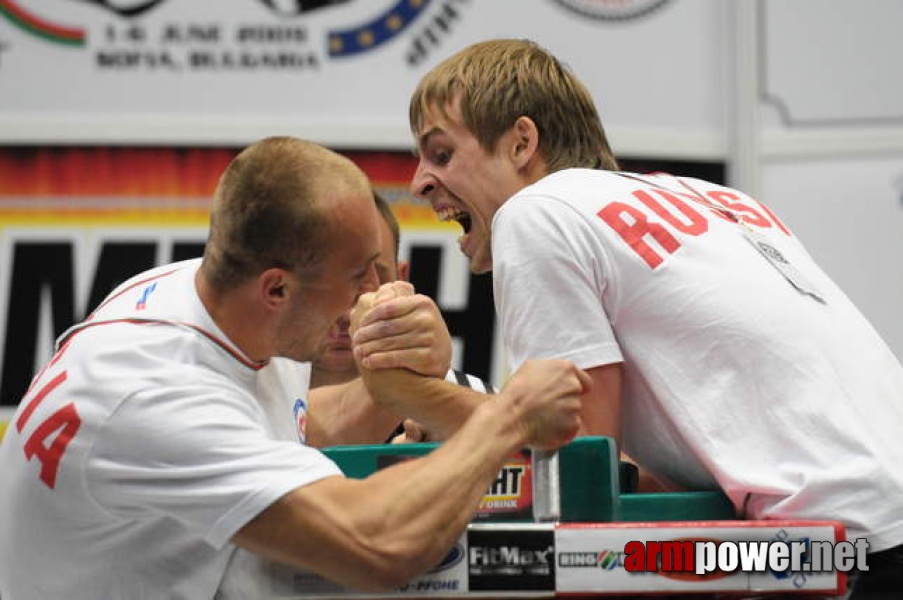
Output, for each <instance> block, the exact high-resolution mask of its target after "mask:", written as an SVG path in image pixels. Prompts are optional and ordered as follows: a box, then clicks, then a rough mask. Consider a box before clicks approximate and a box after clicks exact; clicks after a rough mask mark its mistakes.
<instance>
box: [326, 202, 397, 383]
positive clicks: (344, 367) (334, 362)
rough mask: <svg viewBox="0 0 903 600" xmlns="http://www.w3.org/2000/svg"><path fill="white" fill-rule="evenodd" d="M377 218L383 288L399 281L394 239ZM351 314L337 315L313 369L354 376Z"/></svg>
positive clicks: (378, 273)
mask: <svg viewBox="0 0 903 600" xmlns="http://www.w3.org/2000/svg"><path fill="white" fill-rule="evenodd" d="M377 215H378V216H377V218H378V219H379V224H380V228H379V235H380V252H379V257H378V258H377V259H376V261H375V267H376V276H377V279H378V280H379V284H380V285H382V284H384V283H389V282H392V281H396V280H397V279H398V260H397V259H398V257H397V256H396V255H395V237H394V236H393V235H392V231H391V229H389V224H388V223H386V221H385V219H383V218H382V216H381V215H379V213H378V212H377ZM350 315H351V311H350V310H349V311H347V312H346V313H345V314H343V315H342V316H340V317H339V318H338V319H337V320H336V321H335V323H333V324H332V326H331V327H330V328H329V331H328V332H327V333H326V335H325V336H324V337H323V339H322V340H321V341H320V343H319V345H318V346H317V350H316V353H315V355H314V357H313V359H312V360H311V362H312V363H313V368H314V370H318V371H325V372H329V373H346V374H347V379H349V380H350V379H353V378H355V377H357V365H356V364H355V362H354V355H353V354H352V352H351V336H350V335H349V333H348V328H349V326H350V324H351V319H350Z"/></svg>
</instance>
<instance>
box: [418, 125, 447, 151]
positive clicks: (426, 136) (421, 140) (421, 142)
mask: <svg viewBox="0 0 903 600" xmlns="http://www.w3.org/2000/svg"><path fill="white" fill-rule="evenodd" d="M440 133H442V129H441V128H440V127H432V128H430V130H429V131H427V132H425V133H422V134H420V135H419V136H418V137H417V147H416V148H414V156H419V155H420V151H421V149H423V148H426V145H427V144H428V143H429V141H430V138H431V137H432V136H434V135H437V134H440Z"/></svg>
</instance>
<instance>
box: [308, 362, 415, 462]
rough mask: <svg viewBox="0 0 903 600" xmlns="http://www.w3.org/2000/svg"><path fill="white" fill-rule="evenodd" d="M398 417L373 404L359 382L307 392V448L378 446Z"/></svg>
mask: <svg viewBox="0 0 903 600" xmlns="http://www.w3.org/2000/svg"><path fill="white" fill-rule="evenodd" d="M401 419H402V416H401V415H399V414H396V413H394V412H392V411H391V410H390V409H389V408H387V406H386V405H383V404H380V403H377V402H374V401H373V398H372V397H371V396H370V393H369V392H368V391H367V388H366V387H365V386H364V383H363V382H362V381H361V380H360V379H355V380H353V381H351V382H349V383H346V384H340V385H333V386H323V387H319V388H317V389H315V390H311V392H310V402H309V407H308V414H307V444H308V445H309V446H314V447H316V448H325V447H327V446H338V445H344V444H379V443H382V442H383V441H384V440H385V439H386V437H388V436H389V435H390V434H391V433H392V431H394V429H395V427H396V426H397V425H398V423H399V422H400V421H401Z"/></svg>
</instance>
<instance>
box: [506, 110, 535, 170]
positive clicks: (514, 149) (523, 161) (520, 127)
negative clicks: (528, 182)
mask: <svg viewBox="0 0 903 600" xmlns="http://www.w3.org/2000/svg"><path fill="white" fill-rule="evenodd" d="M511 131H512V133H513V135H514V139H513V140H512V141H513V145H512V146H511V155H512V158H513V159H514V161H515V164H516V165H517V166H518V167H520V168H523V167H524V166H525V165H527V163H529V162H530V160H532V159H533V157H534V156H535V155H536V153H537V151H538V150H539V129H538V128H537V127H536V123H534V122H533V119H531V118H530V117H527V116H523V115H522V116H520V117H518V118H517V121H515V122H514V125H513V126H512V127H511Z"/></svg>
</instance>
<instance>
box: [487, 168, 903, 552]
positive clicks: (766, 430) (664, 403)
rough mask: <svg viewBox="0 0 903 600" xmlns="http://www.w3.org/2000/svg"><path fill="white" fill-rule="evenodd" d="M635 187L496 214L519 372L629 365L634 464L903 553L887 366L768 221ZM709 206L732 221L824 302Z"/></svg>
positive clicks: (850, 311) (564, 187)
mask: <svg viewBox="0 0 903 600" xmlns="http://www.w3.org/2000/svg"><path fill="white" fill-rule="evenodd" d="M637 177H639V176H634V175H632V174H623V175H622V174H617V173H611V172H606V171H596V170H587V169H570V170H566V171H561V172H558V173H555V174H552V175H550V176H548V177H546V178H544V179H542V180H541V181H539V182H537V183H536V184H534V185H532V186H529V187H527V188H525V189H523V190H521V191H520V192H519V193H518V194H516V195H515V196H514V197H512V198H511V199H509V200H508V201H507V202H506V203H505V204H504V205H503V206H502V207H501V208H500V209H499V211H498V212H497V213H496V215H495V217H494V220H493V224H492V226H493V238H492V253H493V264H494V268H493V270H494V273H493V278H494V286H495V289H494V291H495V300H496V308H497V311H498V313H499V319H500V326H501V330H502V333H503V336H504V339H505V342H506V345H507V348H508V351H509V353H510V357H511V360H512V361H513V363H514V366H515V367H516V366H518V365H519V364H520V363H522V362H523V361H524V360H526V359H528V358H541V357H556V358H563V359H568V360H571V361H573V362H575V363H576V364H577V365H578V366H579V367H581V368H592V367H596V366H600V365H605V364H610V363H615V362H621V361H623V368H624V376H625V379H624V389H623V396H624V405H623V409H622V413H623V424H622V425H623V429H622V433H623V443H624V446H625V448H624V449H625V450H626V451H627V452H628V453H629V454H630V455H631V457H633V458H634V459H636V460H637V461H638V462H639V463H640V464H641V465H643V466H645V467H647V468H649V469H650V470H651V471H652V472H654V473H657V474H658V475H660V476H663V477H665V478H667V479H669V480H671V481H673V482H674V483H677V484H680V485H683V486H688V487H690V488H713V487H720V488H721V489H723V490H724V491H725V493H727V495H728V496H729V497H730V498H731V499H732V501H733V502H734V504H735V506H736V507H737V509H738V511H740V512H741V514H745V515H746V516H748V517H750V518H797V519H837V520H840V521H843V522H844V523H845V524H846V526H847V528H848V536H849V537H851V538H855V537H862V536H865V537H867V538H868V539H869V541H870V543H871V547H870V548H869V550H870V551H876V550H881V549H883V548H887V547H890V546H894V545H897V544H900V543H901V542H903V519H901V518H900V515H901V514H903V469H901V468H900V465H903V435H901V432H903V368H901V365H900V363H899V361H898V360H897V359H896V358H895V357H894V356H893V354H892V353H891V352H890V350H889V349H888V348H887V346H886V345H885V343H884V342H883V341H882V340H881V339H880V337H879V336H878V335H877V334H876V332H875V331H874V329H873V328H872V327H871V326H870V325H869V323H867V322H866V320H865V319H864V318H863V316H862V315H861V314H860V313H859V311H858V310H857V309H856V308H855V307H854V306H853V305H852V303H851V302H850V301H849V300H848V298H847V297H846V296H845V295H844V294H843V292H841V291H840V290H839V289H838V288H837V286H836V285H835V284H834V283H833V282H832V281H831V280H830V279H829V278H828V277H827V276H826V275H825V273H824V272H822V270H821V269H820V268H819V267H818V266H817V265H816V264H815V263H814V262H813V261H812V259H811V258H810V256H809V255H808V253H807V252H806V251H805V250H804V249H803V247H802V246H801V245H800V243H799V242H798V240H797V239H796V238H795V237H793V235H792V234H791V233H790V232H789V231H788V230H787V228H786V227H785V226H784V225H783V224H781V223H780V222H779V221H778V219H777V218H776V217H775V216H774V215H773V214H772V213H771V212H770V211H769V210H768V209H767V208H766V207H764V206H763V205H761V204H759V203H757V202H755V201H754V200H752V199H750V198H749V197H748V196H746V195H744V194H742V193H740V192H737V191H735V190H732V189H729V188H725V187H721V186H717V185H714V184H711V183H708V182H704V181H700V180H693V179H683V180H678V179H676V178H673V177H671V176H666V175H660V176H654V177H653V176H644V177H642V178H640V179H637ZM643 179H645V181H643ZM685 186H688V187H685ZM697 194H700V195H702V197H703V198H702V199H700V198H699V197H698V195H697ZM709 204H712V205H716V206H720V207H725V208H729V209H730V210H731V211H732V212H733V214H734V215H740V216H742V218H743V221H744V222H745V223H746V226H748V227H749V229H751V230H753V231H754V232H756V234H757V235H759V236H762V238H761V239H762V240H764V242H765V243H766V244H767V247H766V250H767V251H768V252H769V253H771V254H772V255H774V256H777V257H779V260H784V261H786V262H788V263H789V264H790V265H792V267H790V269H791V270H789V271H788V272H789V273H790V275H791V276H792V277H794V280H795V281H796V282H797V284H798V285H800V286H801V287H802V288H803V289H805V290H807V291H810V292H814V293H816V294H817V295H819V296H820V297H821V298H822V299H823V300H825V303H821V302H819V301H817V300H815V299H814V298H813V297H812V296H810V295H808V294H805V293H802V292H800V291H799V290H798V289H797V288H796V287H794V285H792V284H791V283H790V281H789V280H788V279H787V278H785V276H784V275H783V274H782V272H781V271H780V270H779V269H778V268H776V267H775V266H774V264H772V263H771V262H769V261H768V260H766V259H765V257H764V256H763V255H762V254H761V253H760V252H758V251H757V250H756V248H755V247H754V246H753V244H752V243H751V242H750V241H749V240H748V239H747V238H746V237H745V236H744V231H745V226H741V225H739V224H737V223H736V222H734V221H733V220H731V218H729V217H728V216H727V215H725V214H724V213H723V212H719V211H716V210H713V209H712V208H710V206H708V205H709Z"/></svg>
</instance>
